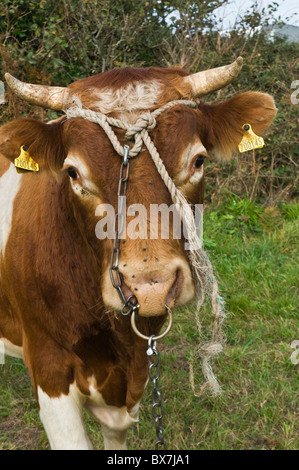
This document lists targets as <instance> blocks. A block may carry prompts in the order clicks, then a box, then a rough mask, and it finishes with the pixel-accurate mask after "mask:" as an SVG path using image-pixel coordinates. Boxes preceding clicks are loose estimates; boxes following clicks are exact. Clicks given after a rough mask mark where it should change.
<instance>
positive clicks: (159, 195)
mask: <svg viewBox="0 0 299 470" xmlns="http://www.w3.org/2000/svg"><path fill="white" fill-rule="evenodd" d="M241 62H242V61H241V60H240V59H238V60H237V61H236V62H235V63H233V64H232V65H230V66H226V67H220V68H219V69H214V70H209V71H205V72H199V73H197V74H194V75H191V76H190V75H187V73H186V72H184V71H183V70H181V69H175V68H173V69H158V68H149V69H133V68H132V69H130V68H126V69H120V70H114V71H109V72H105V73H102V74H99V75H96V76H94V77H89V78H86V79H82V80H79V81H77V82H74V83H73V84H71V85H70V86H69V87H68V88H60V87H44V86H39V85H29V84H24V83H21V82H19V81H18V80H16V79H14V78H13V77H11V76H9V75H8V76H7V80H8V83H9V85H10V86H11V88H12V89H13V90H14V91H15V92H16V93H17V94H18V95H20V96H22V97H23V98H24V99H26V100H28V101H30V102H32V103H34V104H38V105H42V106H45V107H49V108H52V109H56V110H57V109H59V110H63V109H66V108H67V107H69V106H70V105H72V104H73V103H74V102H76V100H78V99H79V100H80V103H81V104H82V105H83V107H84V108H88V109H92V110H95V111H100V112H102V113H105V114H107V115H109V116H113V117H117V118H119V119H122V120H123V121H126V122H130V123H132V124H133V123H134V122H135V121H136V119H137V118H138V116H139V115H140V113H143V112H144V111H148V110H150V111H151V110H154V109H157V108H159V107H161V106H163V105H164V104H166V103H167V102H169V101H172V100H177V99H180V98H189V99H190V98H192V99H195V100H197V98H198V97H199V96H202V95H205V94H207V93H209V92H211V91H214V90H217V89H219V88H221V87H223V86H225V85H227V84H228V83H230V81H231V80H232V79H233V78H234V77H235V76H236V75H237V73H238V72H239V70H240V67H241ZM275 114H276V108H275V104H274V101H273V99H272V98H271V97H270V96H269V95H267V94H263V93H258V92H247V93H242V94H239V95H237V96H235V97H233V98H231V99H229V100H227V101H225V102H222V103H220V104H212V105H209V104H205V103H201V102H200V101H197V106H196V107H195V108H189V107H187V106H185V105H182V104H178V105H175V106H173V107H172V108H170V109H169V110H168V111H167V112H164V113H163V114H161V115H160V116H159V118H158V119H157V125H156V127H155V128H154V129H153V130H152V131H151V134H150V135H151V138H152V140H153V142H154V144H155V146H156V148H157V149H158V152H159V154H160V157H161V158H162V160H163V162H164V164H165V167H166V169H167V171H168V173H169V175H170V177H171V178H172V180H173V181H174V183H175V184H176V186H177V187H179V189H180V190H181V191H182V193H183V194H184V196H185V197H186V199H187V201H188V202H189V203H190V204H196V203H201V202H202V198H203V176H204V169H203V168H204V159H205V158H207V157H208V156H213V157H215V158H216V159H218V160H220V161H228V160H229V159H230V158H231V156H232V154H233V153H234V152H235V151H236V150H237V146H238V144H239V143H240V141H241V139H242V136H243V131H242V126H243V124H245V123H250V124H251V126H252V129H253V131H254V132H255V133H257V134H259V135H260V134H262V133H263V132H264V131H265V130H266V129H267V127H268V126H269V125H270V123H271V122H272V120H273V119H274V116H275ZM115 132H116V134H117V137H118V139H119V141H120V143H121V144H122V145H124V144H127V143H128V141H126V139H125V136H124V132H123V131H121V130H117V131H116V130H115ZM21 145H27V146H28V147H29V153H30V155H31V156H32V157H33V159H34V160H35V161H37V162H38V163H39V165H40V168H41V172H40V175H39V177H43V178H45V181H49V180H51V181H52V184H55V185H58V186H59V188H60V190H61V193H62V194H63V195H64V196H63V197H65V198H66V199H67V200H68V207H69V208H71V209H72V211H73V215H74V220H75V221H76V224H77V228H79V232H80V234H81V236H82V239H84V242H85V244H86V247H88V249H92V250H93V252H94V253H95V255H96V258H97V262H98V264H99V266H100V271H101V273H102V276H101V288H102V297H103V301H104V304H105V305H106V307H108V308H109V309H111V310H114V311H119V310H120V309H121V307H122V304H121V301H120V299H119V296H118V294H117V292H116V291H115V289H114V288H113V286H112V283H111V279H110V275H109V268H110V259H111V253H112V248H113V240H111V239H110V238H106V239H102V240H100V239H99V238H98V237H97V236H96V226H97V224H98V223H99V222H101V220H102V221H103V218H104V217H106V216H107V212H106V213H105V211H104V210H103V211H102V212H101V211H100V210H99V207H100V208H102V209H103V208H104V207H105V205H106V206H107V207H108V205H109V207H112V208H114V211H115V212H117V205H118V197H117V193H118V184H119V172H120V165H121V159H120V157H119V155H118V154H117V153H116V152H115V150H114V149H113V147H112V145H111V142H110V140H109V139H108V137H107V135H106V134H105V133H104V131H103V130H102V129H101V128H100V127H99V126H98V125H97V124H95V123H92V122H90V121H88V120H84V119H80V118H76V119H71V120H67V119H66V118H65V117H62V118H59V119H58V120H57V121H54V122H52V123H48V124H44V123H41V122H38V121H35V120H33V119H23V120H19V121H16V122H12V123H9V124H6V125H5V126H3V127H2V129H1V131H0V152H1V153H2V154H3V155H4V156H5V157H7V158H8V159H10V160H11V161H13V160H14V158H16V157H17V156H18V152H19V147H20V146H21ZM25 177H26V176H25ZM126 196H127V207H129V206H130V207H133V208H135V209H136V210H137V211H138V207H139V206H138V205H142V207H143V208H145V210H146V214H147V219H146V224H145V227H143V236H142V237H141V238H140V237H139V238H138V237H137V238H136V237H134V235H133V236H132V234H133V232H134V230H133V232H132V230H131V229H132V224H133V226H134V227H135V228H137V226H136V212H135V214H134V213H133V212H132V213H128V217H127V226H126V228H127V233H131V236H127V238H125V239H123V240H122V241H121V245H120V247H121V250H120V259H119V270H120V275H121V278H122V282H123V291H124V294H125V295H126V297H129V296H130V295H135V296H136V298H137V299H138V303H139V305H140V309H139V313H140V315H144V316H153V315H161V314H163V313H164V312H165V305H166V304H167V305H169V306H170V307H173V306H175V305H181V304H185V303H187V302H188V301H190V300H192V298H193V297H194V294H195V292H194V283H193V279H192V275H191V270H190V266H189V262H188V258H187V255H186V251H185V250H184V240H183V237H182V238H181V239H176V238H175V237H174V234H173V232H172V230H171V224H170V232H169V238H168V239H162V238H161V233H160V234H159V236H158V238H155V239H151V237H150V234H151V226H150V225H151V217H150V211H151V207H152V206H153V205H155V207H158V206H160V205H161V204H166V205H167V206H170V205H171V204H172V201H171V197H170V194H169V191H168V190H167V188H166V186H165V184H164V183H163V181H162V179H161V177H160V176H159V174H158V172H157V170H156V168H155V165H154V163H153V161H152V159H151V157H150V155H149V153H148V151H147V150H146V149H143V151H142V152H140V154H139V155H138V156H137V157H136V158H134V159H133V160H132V161H131V164H130V176H129V181H128V186H127V195H126ZM143 220H144V219H143ZM107 223H108V224H109V218H107ZM112 224H113V220H112ZM130 224H131V226H130ZM134 224H135V225H134ZM130 230H131V231H130ZM139 230H140V227H139ZM108 231H109V229H108Z"/></svg>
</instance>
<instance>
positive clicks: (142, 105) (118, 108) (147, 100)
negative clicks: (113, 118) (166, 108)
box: [90, 80, 162, 114]
mask: <svg viewBox="0 0 299 470" xmlns="http://www.w3.org/2000/svg"><path fill="white" fill-rule="evenodd" d="M90 91H91V93H93V97H94V100H95V103H94V106H96V107H97V108H98V110H99V111H100V112H101V113H104V114H107V113H111V112H122V111H126V112H129V113H130V112H134V111H140V110H145V109H146V110H147V109H149V108H151V107H152V106H153V105H154V104H155V103H156V102H158V101H159V96H160V94H161V91H162V85H161V83H160V82H159V81H158V80H156V81H151V82H133V83H130V84H129V85H128V86H126V87H123V88H119V89H117V90H111V89H110V88H104V89H103V90H101V91H98V90H94V91H93V90H90Z"/></svg>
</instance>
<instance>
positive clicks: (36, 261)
mask: <svg viewBox="0 0 299 470" xmlns="http://www.w3.org/2000/svg"><path fill="white" fill-rule="evenodd" d="M241 66H242V59H241V58H238V59H237V60H236V61H235V62H233V63H232V64H229V65H226V66H222V67H219V68H216V69H210V70H205V71H200V72H196V73H193V74H188V73H187V72H186V71H185V70H183V69H181V68H177V67H173V68H168V69H163V68H158V67H150V68H144V69H141V68H131V67H125V68H122V69H117V70H110V71H107V72H103V73H100V74H97V75H95V76H91V77H88V78H83V79H80V80H77V81H75V82H74V83H72V84H70V85H69V86H68V87H56V86H53V87H51V86H45V85H33V84H29V83H23V82H21V81H19V80H18V79H16V78H14V77H12V76H11V75H10V74H6V80H7V83H8V85H9V87H10V88H11V90H12V91H13V92H14V93H16V94H17V95H18V96H20V97H21V98H23V99H24V100H26V101H28V102H30V103H31V104H34V105H37V106H43V107H45V108H49V109H53V110H56V111H64V112H65V111H66V110H68V109H70V108H71V107H73V106H76V105H77V106H81V108H82V109H85V110H91V111H93V112H98V113H101V114H104V115H106V116H108V117H113V118H115V119H119V120H121V121H122V122H126V123H127V124H128V125H134V123H135V122H136V120H137V119H138V117H139V116H140V115H142V114H143V113H145V112H146V113H149V112H153V111H154V110H157V109H159V108H161V107H163V106H165V105H167V103H170V102H172V101H176V103H175V104H174V105H173V106H171V107H169V108H168V109H167V110H166V111H165V112H163V113H161V114H160V115H159V116H158V117H157V119H156V125H155V127H153V128H152V130H151V131H150V135H151V139H152V141H153V143H154V145H155V147H156V149H157V150H158V152H159V155H160V157H161V159H162V160H163V163H164V165H165V167H166V169H167V171H168V173H169V175H170V178H171V179H172V181H173V182H174V184H175V185H176V187H179V188H180V191H181V192H182V193H183V195H184V196H185V198H186V200H187V201H188V203H190V204H191V205H195V204H198V203H202V202H203V189H204V170H203V168H204V164H203V163H204V159H205V158H208V157H213V158H215V159H216V160H218V161H221V162H227V161H229V159H231V157H232V155H233V154H234V153H235V152H236V151H237V148H238V144H239V143H240V141H241V140H242V137H243V135H244V130H243V127H242V126H243V125H244V124H245V123H249V124H250V125H251V128H252V129H253V131H254V132H255V133H257V134H258V135H261V134H262V133H264V131H265V130H266V129H267V128H268V126H269V125H270V123H271V122H272V120H273V119H274V117H275V114H276V108H275V104H274V101H273V98H272V97H271V96H269V95H268V94H265V93H260V92H255V91H250V92H244V93H240V94H237V95H235V96H233V97H232V98H230V99H228V100H226V101H223V102H220V103H218V104H207V103H205V102H203V101H201V100H200V98H201V97H203V96H205V95H208V94H209V93H211V92H213V91H215V90H219V89H221V88H223V87H224V86H226V85H228V84H229V83H230V82H231V81H232V80H233V79H235V78H236V76H237V75H238V73H239V72H240V69H241ZM183 99H185V100H186V99H187V100H192V101H193V102H194V106H193V107H190V106H187V105H185V104H184V101H182V102H181V103H180V102H177V101H180V100H183ZM114 132H115V135H116V136H117V138H118V140H119V142H120V143H121V145H126V144H129V146H130V145H132V144H131V143H130V141H129V140H127V139H126V138H125V132H124V130H123V129H116V128H115V129H114ZM20 148H22V149H23V150H24V151H26V152H27V153H28V154H29V155H30V157H31V158H32V161H34V163H35V164H36V165H38V166H39V171H25V172H18V171H17V169H16V166H15V159H17V158H18V156H19V154H20ZM122 161H123V159H122V158H120V156H119V155H118V154H117V152H116V151H115V149H114V147H113V145H112V143H111V140H110V139H109V138H108V136H107V134H106V133H105V132H104V130H103V128H102V127H100V126H99V125H98V124H97V123H95V122H91V121H90V120H88V119H84V118H80V117H77V118H73V119H68V118H66V116H65V114H62V115H61V116H60V117H59V118H58V119H56V120H54V121H52V122H47V123H45V122H40V121H38V120H35V119H31V118H24V119H18V120H15V121H12V122H9V123H7V124H5V125H3V126H2V128H1V129H0V339H1V341H2V344H4V346H5V353H6V354H8V355H11V356H16V357H21V358H23V360H24V363H25V365H26V367H27V369H28V371H29V374H30V376H31V380H32V384H33V388H34V392H35V396H36V400H37V404H38V407H39V411H40V418H41V421H42V423H43V426H44V428H45V431H46V433H47V436H48V439H49V443H50V446H51V448H52V449H91V448H92V446H91V443H90V440H89V438H88V435H87V433H86V430H85V427H84V424H83V418H82V409H83V407H85V408H86V409H87V410H88V411H89V412H90V413H91V414H92V415H93V416H94V417H95V418H96V419H97V420H98V422H99V423H100V426H101V430H102V432H103V436H104V444H105V449H125V448H126V432H127V429H128V427H129V426H130V425H132V424H133V423H135V422H136V421H137V420H138V408H139V404H140V400H141V398H142V395H143V392H144V389H145V386H146V383H147V381H148V359H147V357H146V353H145V351H146V348H147V343H146V340H145V339H143V338H141V337H139V336H137V335H136V334H135V332H134V331H133V330H132V327H131V322H130V321H129V318H128V316H127V315H121V311H122V307H123V304H122V301H121V297H120V296H119V292H118V291H117V289H115V288H114V286H113V282H112V279H111V254H112V252H113V237H106V238H102V239H101V238H99V237H97V236H96V226H97V223H98V222H99V220H102V219H101V217H104V214H102V216H99V215H96V214H98V213H97V207H99V205H103V204H104V205H105V204H109V205H110V206H111V207H113V208H114V209H115V211H116V212H117V205H118V187H119V173H120V166H121V163H122ZM126 189H127V191H126V201H127V205H130V204H143V206H145V207H146V209H147V210H149V208H150V205H152V204H157V205H159V206H160V205H161V204H166V205H170V204H171V202H172V201H171V197H170V193H169V191H168V189H167V188H166V186H165V184H164V182H163V181H162V178H161V177H160V175H159V174H158V172H157V169H156V167H155V165H154V163H153V161H152V159H151V157H150V155H149V151H148V149H147V148H145V147H143V148H142V151H140V153H139V155H138V156H136V157H135V158H133V159H131V160H130V174H129V179H128V181H127V188H126ZM129 220H130V218H129V219H128V220H127V221H126V223H127V224H128V223H129ZM148 224H150V221H148ZM118 255H119V260H118V262H119V264H118V265H119V273H118V274H119V276H120V279H121V281H122V286H123V294H124V296H125V298H126V299H128V298H129V297H132V299H133V300H132V302H131V304H130V305H131V307H132V308H133V310H134V307H135V310H136V309H137V303H138V308H139V311H138V328H139V329H140V330H141V331H143V332H144V334H145V335H157V334H158V333H159V331H160V329H161V328H162V325H163V323H164V322H165V320H166V318H167V315H166V313H165V307H167V306H168V307H169V308H170V309H173V308H175V307H178V306H180V305H185V304H187V303H189V302H191V301H192V300H193V298H194V296H195V294H196V293H195V284H194V279H193V277H192V270H191V268H190V263H189V259H188V257H187V254H186V250H185V249H184V236H183V235H182V236H181V238H175V237H174V236H171V235H170V236H169V237H168V239H164V238H162V237H161V236H160V235H159V237H157V238H155V239H150V238H147V239H144V238H140V239H138V238H136V239H130V238H129V237H126V238H124V239H122V240H121V242H120V252H119V254H118ZM134 313H136V311H134ZM174 321H175V317H174Z"/></svg>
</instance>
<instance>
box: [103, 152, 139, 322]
mask: <svg viewBox="0 0 299 470" xmlns="http://www.w3.org/2000/svg"><path fill="white" fill-rule="evenodd" d="M129 150H130V147H129V146H128V145H125V146H124V159H123V162H122V164H121V167H120V173H119V182H118V191H117V196H118V212H117V214H115V217H114V227H113V232H114V242H113V250H112V254H111V263H110V269H109V273H110V278H111V282H112V285H113V287H114V288H115V289H116V290H117V293H118V295H119V298H120V300H121V303H122V308H121V314H122V315H130V314H131V313H137V311H138V308H139V305H138V302H137V298H136V297H135V295H130V297H128V298H127V299H126V296H125V294H124V292H123V290H122V280H121V276H120V272H119V269H118V263H119V255H120V239H121V234H122V232H123V229H124V220H125V217H124V210H125V209H126V208H125V200H126V194H127V183H128V179H129V172H130V163H129V159H128V155H129Z"/></svg>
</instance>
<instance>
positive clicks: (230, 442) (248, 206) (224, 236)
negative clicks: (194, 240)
mask: <svg viewBox="0 0 299 470" xmlns="http://www.w3.org/2000/svg"><path fill="white" fill-rule="evenodd" d="M204 224H205V225H204V234H205V246H206V248H207V250H208V253H209V256H210V259H211V261H212V264H213V266H214V268H215V271H216V272H217V275H218V280H219V286H220V290H221V292H222V294H223V297H224V298H225V299H226V304H227V310H228V312H229V313H230V314H229V316H228V318H227V320H226V323H225V331H226V335H227V339H228V340H227V345H226V348H225V351H224V353H223V354H222V355H221V356H220V357H219V359H217V360H216V361H215V363H214V370H215V372H216V375H217V377H218V379H219V381H220V383H221V384H222V389H223V393H222V395H221V396H220V398H212V397H209V396H202V397H201V398H196V397H194V396H193V394H192V391H191V387H190V384H189V359H190V357H191V355H192V351H193V350H194V349H195V347H196V346H197V344H198V335H197V332H196V326H195V322H194V309H193V308H192V306H191V307H188V308H183V309H181V310H180V311H178V312H177V313H176V314H175V317H174V325H173V328H172V330H171V332H170V333H169V335H168V336H167V337H166V338H165V339H163V340H161V341H160V342H159V344H158V345H159V348H160V351H161V354H160V368H161V376H160V379H159V384H160V388H161V391H162V396H163V401H164V409H165V416H164V428H165V440H166V442H167V445H168V448H169V449H180V450H184V449H188V450H191V449H288V450H291V449H297V448H298V427H296V426H297V425H298V414H297V415H296V403H297V402H298V401H297V400H298V396H297V393H298V392H297V390H298V371H299V365H298V364H297V365H295V364H292V362H291V359H290V357H291V354H292V352H293V349H291V343H292V341H294V340H299V332H298V312H297V308H298V284H297V283H298V238H297V234H298V205H296V204H295V203H293V204H284V205H281V206H280V207H276V208H275V209H266V210H265V209H264V208H263V207H262V206H260V205H258V204H255V203H251V202H250V201H242V200H241V201H235V202H233V201H232V200H229V201H227V203H226V204H225V205H224V204H223V205H222V206H220V207H218V208H217V210H216V209H211V210H210V211H209V212H208V213H207V214H206V216H205V220H204ZM206 315H208V313H207V314H206ZM207 323H208V321H207V320H205V319H204V324H205V326H207ZM201 380H202V378H201V374H200V365H199V364H197V365H196V381H197V383H198V384H199V383H200V382H201ZM297 411H298V409H297ZM85 418H86V423H87V427H88V432H89V435H90V437H91V440H92V442H93V444H94V446H95V447H96V448H99V449H101V448H102V446H103V440H102V437H101V434H100V432H99V428H98V425H97V423H96V422H95V421H94V420H93V419H92V418H90V417H89V416H88V415H87V413H86V414H85ZM154 442H155V429H154V423H153V419H152V415H151V384H150V383H149V385H148V387H147V389H146V391H145V394H144V398H143V401H142V405H141V413H140V422H139V424H138V425H136V426H134V427H133V428H131V429H130V430H129V434H128V448H129V449H153V448H154ZM29 448H32V449H46V448H48V442H47V438H46V435H45V433H44V431H43V429H42V426H41V424H40V422H39V417H38V411H37V408H36V406H35V400H34V397H33V393H32V388H31V385H30V381H29V378H28V374H27V372H26V369H25V367H24V366H23V364H22V362H21V361H18V360H16V359H13V358H9V359H7V360H6V364H5V365H2V366H0V449H29Z"/></svg>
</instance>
